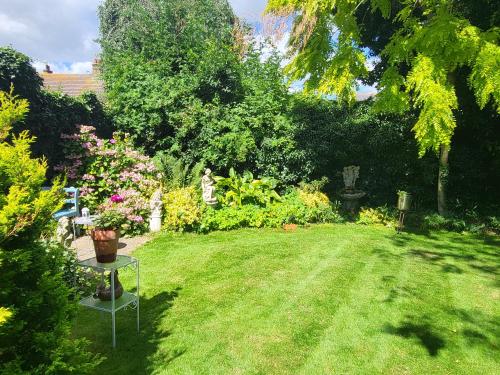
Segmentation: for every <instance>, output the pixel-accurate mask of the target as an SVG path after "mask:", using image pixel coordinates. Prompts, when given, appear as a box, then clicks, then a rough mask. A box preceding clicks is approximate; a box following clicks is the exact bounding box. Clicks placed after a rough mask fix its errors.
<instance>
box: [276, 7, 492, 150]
mask: <svg viewBox="0 0 500 375" xmlns="http://www.w3.org/2000/svg"><path fill="white" fill-rule="evenodd" d="M481 2H482V3H485V6H486V5H490V6H491V4H489V2H488V0H482V1H481ZM474 6H476V4H474V3H473V2H470V1H463V0H461V1H459V0H419V1H414V0H370V1H367V0H306V1H302V0H300V1H299V0H270V1H269V3H268V7H267V10H268V11H269V12H272V13H276V14H279V15H289V16H291V17H292V18H293V19H294V23H293V29H292V36H291V38H290V48H291V52H292V53H293V54H294V57H293V59H292V61H291V63H290V64H289V65H288V67H287V71H288V74H289V76H290V79H292V80H297V79H305V80H306V83H305V89H306V90H309V91H311V90H314V91H317V92H318V93H327V94H331V93H333V94H335V95H337V97H338V99H339V101H342V102H347V103H352V102H353V101H354V100H355V96H354V92H355V88H356V84H357V80H358V79H362V78H366V76H367V75H368V69H367V57H366V55H367V54H368V53H369V52H370V51H369V50H367V47H370V46H369V45H367V43H366V39H367V38H366V35H365V34H366V33H367V32H372V33H373V27H374V22H373V20H374V19H377V18H378V19H380V17H382V20H387V21H389V23H390V25H389V26H390V27H389V29H390V34H389V35H388V36H387V38H386V39H384V35H383V33H384V32H386V30H380V31H378V32H377V35H376V36H374V37H373V38H372V39H373V41H374V43H373V44H376V42H377V41H378V40H379V39H380V40H383V45H382V46H381V48H380V50H379V51H377V52H378V55H379V57H380V58H381V59H382V61H383V67H384V68H383V72H382V75H381V77H380V80H379V82H378V89H379V94H378V95H377V98H376V109H377V110H379V111H391V112H399V113H401V112H403V111H406V110H408V109H410V108H413V109H416V110H418V111H419V113H420V116H419V118H418V121H417V123H416V124H415V126H414V132H415V136H416V139H417V141H418V143H419V145H420V154H421V155H422V154H423V153H425V151H426V150H428V149H434V150H438V149H439V147H440V146H441V145H446V146H449V144H450V141H451V137H452V135H453V132H454V129H455V126H456V121H455V118H454V114H453V111H454V110H456V109H458V104H457V96H456V93H455V87H454V74H455V72H456V71H457V69H459V68H464V67H467V68H468V69H469V74H468V83H469V86H470V88H471V89H472V90H473V92H474V94H475V97H476V100H477V103H478V105H479V107H480V108H484V107H485V106H486V105H488V104H489V103H492V105H493V106H494V107H495V109H496V111H497V112H500V47H499V45H498V41H499V37H500V29H499V28H498V27H497V26H496V25H495V23H496V22H495V19H496V18H495V17H494V16H490V17H489V20H490V22H489V23H487V22H482V23H481V25H479V23H478V22H476V21H474V20H473V19H474V15H473V14H472V13H473V12H472V11H471V9H473V7H474ZM362 8H366V9H367V10H368V11H367V12H365V13H363V15H362V17H360V15H359V10H360V9H362Z"/></svg>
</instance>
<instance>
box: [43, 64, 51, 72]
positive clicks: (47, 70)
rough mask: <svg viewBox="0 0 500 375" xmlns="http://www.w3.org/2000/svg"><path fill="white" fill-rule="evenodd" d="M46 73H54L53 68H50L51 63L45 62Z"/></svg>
mask: <svg viewBox="0 0 500 375" xmlns="http://www.w3.org/2000/svg"><path fill="white" fill-rule="evenodd" d="M43 72H44V73H48V74H52V70H50V65H49V64H45V69H44V70H43Z"/></svg>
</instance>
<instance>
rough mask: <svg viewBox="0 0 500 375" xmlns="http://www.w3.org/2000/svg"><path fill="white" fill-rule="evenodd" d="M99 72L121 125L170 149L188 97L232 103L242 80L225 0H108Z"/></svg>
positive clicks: (148, 143)
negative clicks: (100, 70)
mask: <svg viewBox="0 0 500 375" xmlns="http://www.w3.org/2000/svg"><path fill="white" fill-rule="evenodd" d="M99 14H100V32H101V37H100V43H101V45H102V50H103V53H102V58H103V62H102V67H103V69H102V73H103V78H104V81H105V85H106V93H107V97H108V100H109V103H110V104H111V107H112V109H113V111H114V115H115V116H114V118H115V120H116V122H117V126H118V128H119V129H120V130H123V131H126V132H128V133H130V134H131V135H132V137H133V139H134V141H135V142H136V143H137V144H139V145H141V146H144V147H145V148H146V151H148V152H149V153H154V152H156V151H159V150H165V149H168V148H169V147H170V146H171V145H172V137H173V136H174V134H175V132H176V127H177V126H178V124H179V123H180V122H181V121H182V120H183V119H184V118H185V117H186V116H188V115H189V110H188V109H187V108H189V107H190V105H191V104H192V102H193V101H196V100H202V101H204V102H206V101H210V100H212V99H213V98H215V97H217V98H218V99H220V100H221V101H222V102H224V103H226V102H231V101H233V100H235V98H237V97H238V95H239V91H240V87H241V83H240V77H239V68H238V60H237V58H236V54H235V53H231V52H232V51H231V48H232V45H233V24H234V23H235V20H236V19H235V16H234V14H233V12H232V10H231V7H230V6H229V4H228V2H227V1H226V0H185V1H177V0H106V1H104V3H103V5H102V6H101V7H100V9H99Z"/></svg>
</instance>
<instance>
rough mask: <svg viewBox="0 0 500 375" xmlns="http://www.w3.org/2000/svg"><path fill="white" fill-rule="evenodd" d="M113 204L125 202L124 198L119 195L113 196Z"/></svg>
mask: <svg viewBox="0 0 500 375" xmlns="http://www.w3.org/2000/svg"><path fill="white" fill-rule="evenodd" d="M111 202H113V203H121V202H123V197H122V196H121V195H119V194H113V195H112V196H111Z"/></svg>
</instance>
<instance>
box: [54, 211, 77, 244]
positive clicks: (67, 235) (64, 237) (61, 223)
mask: <svg viewBox="0 0 500 375" xmlns="http://www.w3.org/2000/svg"><path fill="white" fill-rule="evenodd" d="M72 237H73V233H72V231H71V224H70V221H69V217H67V216H63V217H61V218H60V219H59V220H58V221H57V228H56V240H57V242H59V243H60V244H62V245H63V246H65V247H68V246H69V245H70V243H71V238H72Z"/></svg>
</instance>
